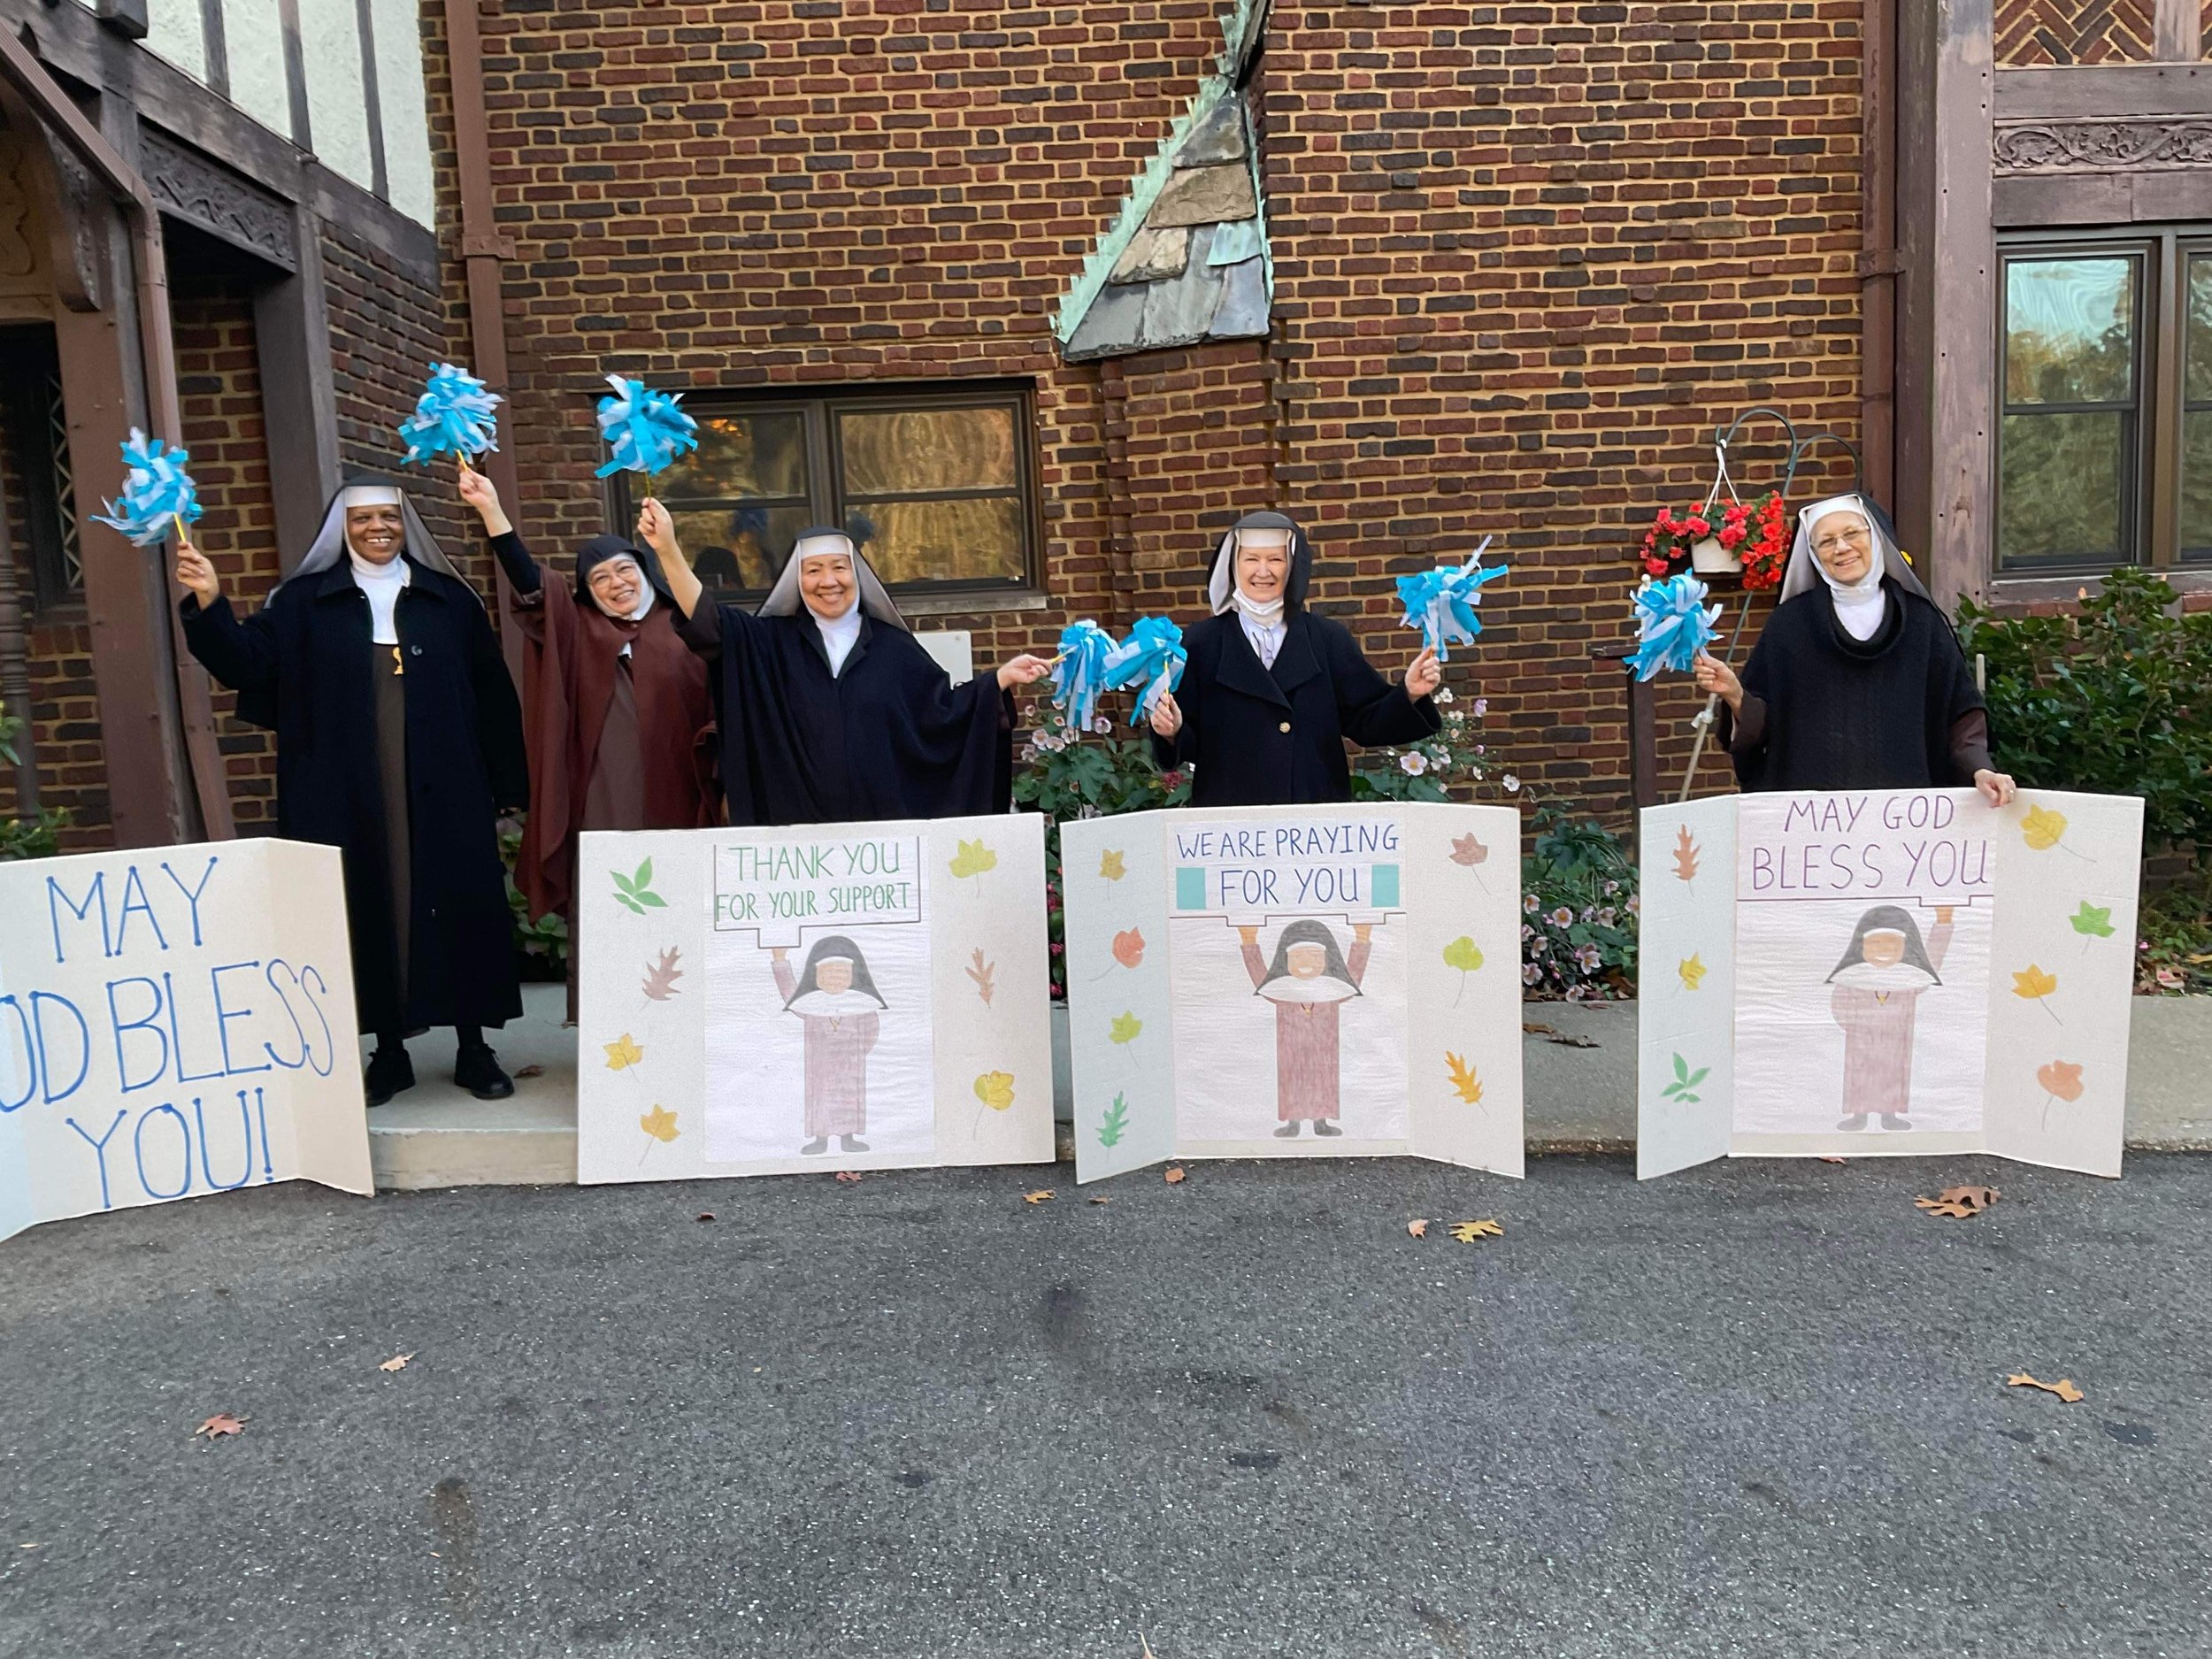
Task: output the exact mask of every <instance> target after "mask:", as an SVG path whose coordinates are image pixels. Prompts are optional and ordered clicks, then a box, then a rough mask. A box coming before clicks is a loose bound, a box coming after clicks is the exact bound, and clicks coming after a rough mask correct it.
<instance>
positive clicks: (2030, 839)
mask: <svg viewBox="0 0 2212 1659" xmlns="http://www.w3.org/2000/svg"><path fill="white" fill-rule="evenodd" d="M2065 833H2066V814H2064V813H2063V812H2054V811H2052V810H2049V809H2048V808H2047V807H2039V806H2032V807H2030V808H2029V809H2028V812H2027V816H2026V817H2025V818H2022V819H2021V820H2020V839H2021V840H2023V841H2026V842H2027V844H2028V848H2029V850H2030V851H2032V852H2039V853H2040V852H2048V851H2049V850H2050V849H2052V848H2054V847H2055V846H2057V845H2058V838H2059V837H2060V836H2062V835H2063V834H2065Z"/></svg>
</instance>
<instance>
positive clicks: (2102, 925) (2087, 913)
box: [2066, 899, 2112, 939]
mask: <svg viewBox="0 0 2212 1659" xmlns="http://www.w3.org/2000/svg"><path fill="white" fill-rule="evenodd" d="M2066 919H2067V921H2068V922H2069V923H2070V924H2071V925H2072V926H2073V929H2074V931H2075V932H2076V933H2079V934H2080V935H2081V936H2082V937H2083V938H2084V939H2109V938H2111V937H2112V907H2111V906H2110V905H2106V906H2105V907H2104V908H2103V909H2102V910H2099V909H2098V908H2097V907H2096V906H2095V905H2093V904H2092V903H2091V902H2089V901H2088V900H2087V899H2084V900H2083V901H2082V902H2081V909H2079V910H2076V911H2075V912H2074V913H2073V914H2072V915H2071V916H2070V917H2068V918H2066Z"/></svg>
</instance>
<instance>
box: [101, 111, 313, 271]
mask: <svg viewBox="0 0 2212 1659" xmlns="http://www.w3.org/2000/svg"><path fill="white" fill-rule="evenodd" d="M140 151H141V159H140V164H139V165H140V168H141V171H142V173H143V175H144V177H145V180H146V188H148V189H149V190H150V191H151V192H153V197H154V200H155V201H156V202H157V203H158V204H160V205H161V210H162V211H163V212H165V213H173V214H175V215H176V216H177V217H178V218H179V219H185V220H187V221H188V222H190V223H191V224H194V225H197V226H198V227H200V228H201V229H202V230H205V231H209V232H211V233H212V234H215V235H217V236H219V237H221V238H222V239H223V240H224V241H225V242H233V243H235V244H236V245H237V246H239V247H241V248H243V249H245V250H247V252H249V253H256V254H259V255H260V256H261V257H263V258H264V259H266V260H267V261H268V262H269V263H270V264H272V265H276V266H277V267H279V268H280V269H281V270H285V271H292V270H296V269H297V268H298V265H299V255H298V251H297V250H296V249H295V248H294V247H293V245H292V213H291V210H290V209H289V208H288V207H287V206H286V205H285V204H284V203H283V202H281V201H280V200H279V199H278V198H277V197H275V196H271V195H270V194H268V192H266V191H265V190H261V189H258V188H256V187H255V186H254V185H252V184H250V183H249V182H248V181H247V180H245V179H243V178H242V177H240V176H239V175H238V174H237V173H233V172H232V171H231V170H230V169H229V168H228V167H226V166H224V165H222V164H221V163H219V162H217V161H214V160H211V159H210V158H209V157H205V156H203V155H202V154H200V152H199V151H197V150H189V149H187V148H186V147H185V146H184V145H182V144H180V143H178V142H176V141H175V140H174V139H173V138H171V137H169V136H168V135H167V134H165V133H163V132H161V131H160V129H158V128H157V127H143V128H142V129H141V132H140Z"/></svg>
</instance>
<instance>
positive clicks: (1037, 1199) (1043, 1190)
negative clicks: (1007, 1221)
mask: <svg viewBox="0 0 2212 1659" xmlns="http://www.w3.org/2000/svg"><path fill="white" fill-rule="evenodd" d="M1052 1195H1053V1194H1052V1188H1050V1187H1039V1188H1038V1189H1037V1190H1036V1191H1035V1192H1033V1193H1024V1194H1022V1202H1024V1203H1025V1204H1041V1203H1044V1202H1047V1201H1048V1199H1050V1198H1051V1197H1052Z"/></svg>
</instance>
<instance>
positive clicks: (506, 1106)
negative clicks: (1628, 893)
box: [369, 985, 2212, 1191]
mask: <svg viewBox="0 0 2212 1659" xmlns="http://www.w3.org/2000/svg"><path fill="white" fill-rule="evenodd" d="M562 1001H563V992H562V987H559V986H557V985H534V986H528V987H525V988H524V992H523V1004H524V1009H525V1014H524V1018H523V1019H522V1020H521V1021H520V1022H519V1023H518V1024H516V1025H510V1026H508V1027H507V1029H506V1031H505V1032H504V1033H501V1035H500V1037H499V1041H498V1048H499V1052H500V1056H501V1058H502V1059H503V1062H504V1063H505V1064H506V1065H507V1068H508V1070H509V1071H516V1070H518V1068H523V1067H527V1066H532V1065H535V1066H537V1067H539V1068H540V1070H539V1072H538V1073H537V1075H535V1076H532V1077H526V1078H519V1077H518V1079H517V1081H516V1088H515V1096H514V1098H513V1099H512V1100H508V1101H494V1102H484V1101H477V1100H472V1099H471V1098H470V1097H469V1096H468V1095H467V1094H465V1093H464V1092H463V1091H461V1090H460V1089H457V1088H456V1087H453V1084H452V1082H451V1080H450V1076H449V1074H450V1071H451V1059H450V1056H449V1055H448V1054H447V1053H446V1052H445V1051H444V1048H443V1047H442V1038H440V1037H439V1036H437V1035H435V1034H434V1035H433V1036H432V1037H429V1038H425V1039H421V1040H419V1041H417V1042H416V1043H415V1045H414V1054H415V1067H416V1073H417V1075H418V1076H419V1078H420V1079H422V1080H421V1082H420V1083H419V1084H418V1085H417V1087H415V1088H413V1089H411V1090H410V1091H409V1092H408V1093H407V1094H403V1095H401V1096H400V1097H399V1098H398V1099H397V1100H396V1101H394V1102H392V1103H391V1104H390V1105H388V1106H384V1107H381V1108H380V1109H378V1110H375V1111H373V1112H371V1113H370V1114H369V1148H370V1155H371V1162H372V1164H373V1166H374V1168H375V1171H376V1184H377V1187H379V1188H380V1189H381V1190H390V1191H412V1190H419V1189H422V1188H426V1187H471V1186H527V1185H536V1184H540V1183H554V1184H565V1183H569V1182H572V1181H574V1180H575V1179H576V1034H575V1033H573V1032H572V1031H566V1030H564V1029H563V1028H562V1025H561V1014H562ZM1521 1018H1522V1043H1523V1049H1522V1056H1523V1064H1524V1066H1525V1074H1524V1081H1525V1090H1526V1094H1527V1142H1528V1149H1529V1151H1530V1152H1532V1153H1547V1152H1552V1153H1569V1152H1625V1151H1628V1150H1630V1149H1632V1148H1633V1147H1634V1146H1635V1144H1636V1004H1635V1003H1633V1002H1609V1003H1573V1002H1529V1003H1526V1004H1525V1005H1524V1006H1523V1008H1522V1010H1521ZM1067 1055H1068V1046H1067V1018H1066V1012H1065V1010H1062V1009H1057V1008H1056V1009H1055V1010H1053V1072H1054V1077H1053V1084H1054V1097H1055V1102H1056V1108H1057V1110H1058V1114H1059V1116H1060V1118H1061V1119H1062V1120H1063V1122H1064V1121H1065V1120H1066V1118H1067V1117H1068V1115H1069V1111H1070V1108H1071V1100H1072V1088H1071V1083H1070V1079H1069V1076H1068V1071H1067ZM2127 1144H2128V1145H2129V1146H2130V1147H2131V1148H2135V1149H2138V1150H2141V1151H2147V1152H2203V1151H2212V996H2142V997H2138V998H2136V999H2135V1007H2134V1010H2133V1018H2132V1020H2131V1035H2130V1041H2129V1043H2128V1110H2127ZM1063 1156H1066V1153H1065V1148H1064V1147H1063Z"/></svg>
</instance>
